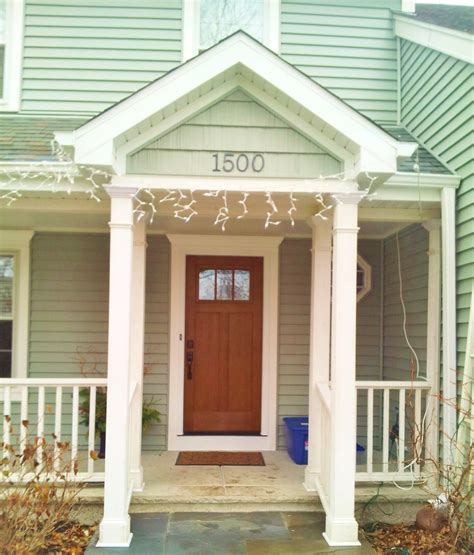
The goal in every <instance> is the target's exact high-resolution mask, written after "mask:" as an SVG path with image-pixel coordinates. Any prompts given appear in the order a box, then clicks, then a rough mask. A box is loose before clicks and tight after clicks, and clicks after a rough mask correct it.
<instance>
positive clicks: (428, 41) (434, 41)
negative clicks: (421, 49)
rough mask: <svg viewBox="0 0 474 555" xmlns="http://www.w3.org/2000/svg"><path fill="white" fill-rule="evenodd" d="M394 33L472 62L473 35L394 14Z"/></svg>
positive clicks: (469, 62) (473, 59) (473, 50)
mask: <svg viewBox="0 0 474 555" xmlns="http://www.w3.org/2000/svg"><path fill="white" fill-rule="evenodd" d="M394 19H395V35H396V36H398V37H400V38H402V39H405V40H409V41H411V42H414V43H416V44H419V45H421V46H425V47H426V48H431V49H432V50H436V51H438V52H442V53H443V54H447V55H448V56H452V57H453V58H457V59H459V60H462V61H463V62H467V63H468V64H472V63H473V62H474V36H473V35H470V34H469V33H463V32H462V31H456V30H455V29H448V28H447V27H441V26H440V25H433V24H432V23H426V22H424V21H418V20H417V19H413V18H412V17H411V16H408V15H396V16H395V18H394Z"/></svg>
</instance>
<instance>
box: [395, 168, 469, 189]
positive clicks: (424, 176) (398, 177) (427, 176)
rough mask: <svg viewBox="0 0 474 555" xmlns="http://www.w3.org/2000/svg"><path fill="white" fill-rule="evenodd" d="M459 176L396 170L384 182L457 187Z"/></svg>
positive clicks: (459, 181) (459, 180)
mask: <svg viewBox="0 0 474 555" xmlns="http://www.w3.org/2000/svg"><path fill="white" fill-rule="evenodd" d="M460 183H461V178H460V177H459V176H458V175H452V174H440V173H420V174H418V173H415V172H413V173H409V172H397V173H396V174H394V175H392V176H391V177H390V178H389V179H388V180H387V181H386V182H385V184H386V185H399V186H401V187H404V186H405V187H406V186H409V187H417V186H418V184H420V185H422V186H423V187H434V188H436V189H438V188H442V187H454V188H456V187H458V186H459V184H460Z"/></svg>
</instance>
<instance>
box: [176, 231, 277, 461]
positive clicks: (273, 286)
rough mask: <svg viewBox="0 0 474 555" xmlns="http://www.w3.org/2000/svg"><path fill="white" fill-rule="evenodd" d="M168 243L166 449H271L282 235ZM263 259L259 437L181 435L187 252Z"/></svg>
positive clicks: (274, 433)
mask: <svg viewBox="0 0 474 555" xmlns="http://www.w3.org/2000/svg"><path fill="white" fill-rule="evenodd" d="M167 237H168V239H169V241H170V243H171V276H170V282H171V291H170V338H169V345H170V358H169V375H170V386H169V398H168V413H169V414H168V446H167V448H168V450H169V451H178V450H181V451H186V450H188V451H189V450H196V449H197V450H203V451H207V450H219V451H241V450H246V451H274V450H275V449H276V440H277V376H278V284H279V246H280V243H281V242H282V240H283V238H282V237H250V236H249V237H243V236H235V235H234V236H232V235H228V236H212V235H192V236H190V235H174V234H170V235H167ZM187 255H219V256H261V257H263V336H262V339H263V341H262V421H261V435H260V436H235V435H229V436H185V435H183V418H184V370H183V369H184V362H185V361H184V332H185V291H186V256H187Z"/></svg>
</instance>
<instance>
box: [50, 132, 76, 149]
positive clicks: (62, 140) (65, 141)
mask: <svg viewBox="0 0 474 555" xmlns="http://www.w3.org/2000/svg"><path fill="white" fill-rule="evenodd" d="M54 138H55V139H56V141H57V142H58V143H59V144H60V145H61V146H74V132H73V131H55V132H54Z"/></svg>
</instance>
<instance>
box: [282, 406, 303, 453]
mask: <svg viewBox="0 0 474 555" xmlns="http://www.w3.org/2000/svg"><path fill="white" fill-rule="evenodd" d="M283 422H284V423H285V434H286V447H287V449H288V455H290V457H291V459H292V460H293V462H295V463H296V464H308V417H307V416H285V417H284V418H283Z"/></svg>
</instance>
